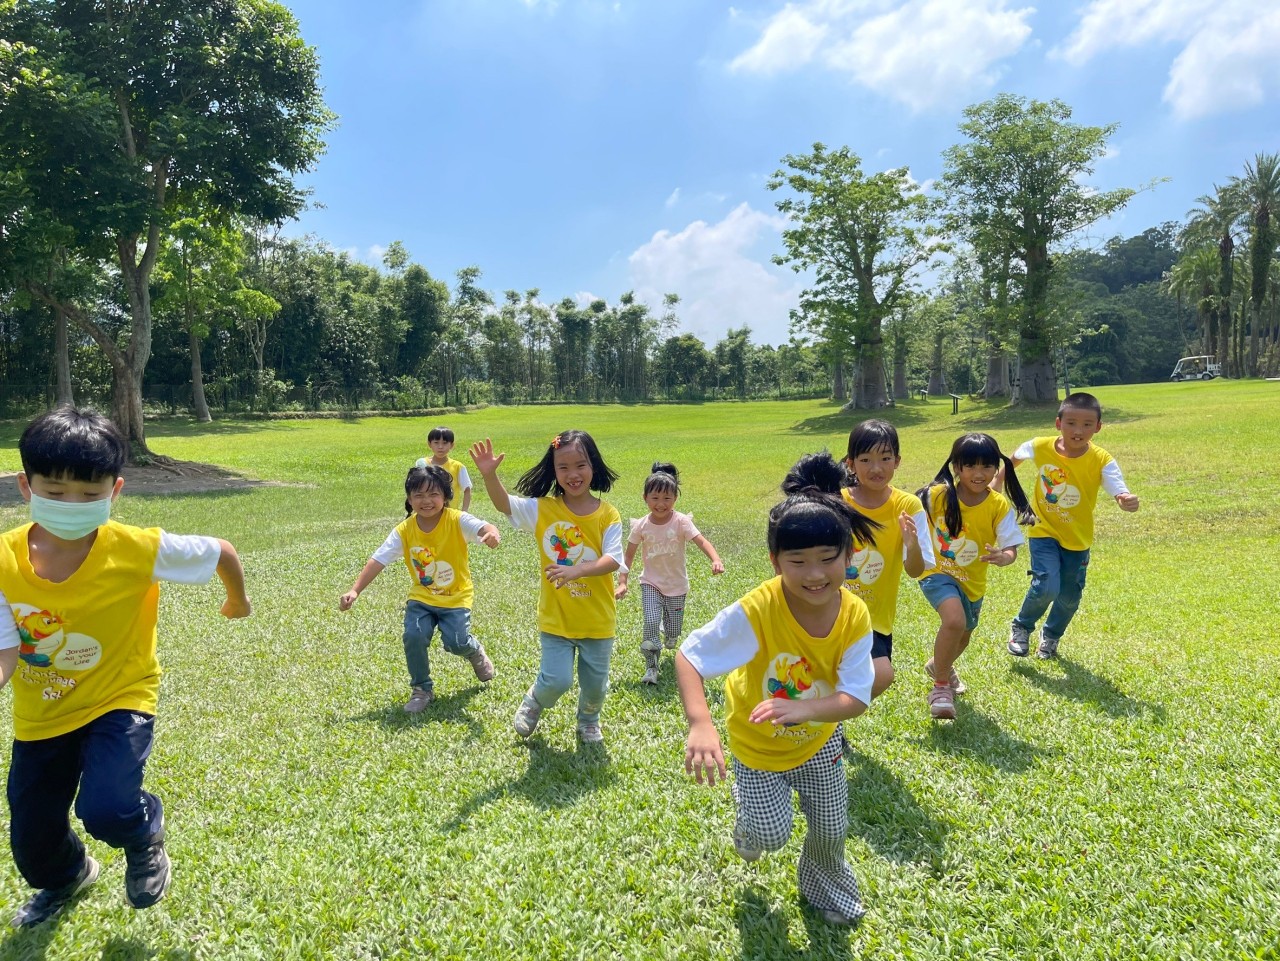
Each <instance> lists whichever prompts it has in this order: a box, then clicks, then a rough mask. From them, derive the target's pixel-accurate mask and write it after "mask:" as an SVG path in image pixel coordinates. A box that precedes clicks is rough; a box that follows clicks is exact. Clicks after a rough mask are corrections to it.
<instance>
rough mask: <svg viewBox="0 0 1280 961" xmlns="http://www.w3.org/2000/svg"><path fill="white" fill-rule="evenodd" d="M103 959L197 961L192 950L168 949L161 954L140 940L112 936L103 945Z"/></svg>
mask: <svg viewBox="0 0 1280 961" xmlns="http://www.w3.org/2000/svg"><path fill="white" fill-rule="evenodd" d="M100 957H101V959H102V961H195V953H194V952H192V951H166V952H164V954H159V953H157V952H156V951H155V949H154V948H149V947H147V945H145V944H143V943H142V942H140V941H135V940H132V939H130V940H127V941H126V940H125V939H123V938H110V939H108V940H107V943H106V944H104V945H103V946H102V954H101V955H100Z"/></svg>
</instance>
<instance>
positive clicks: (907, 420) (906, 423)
mask: <svg viewBox="0 0 1280 961" xmlns="http://www.w3.org/2000/svg"><path fill="white" fill-rule="evenodd" d="M935 402H936V401H935ZM947 403H950V401H948V402H947ZM926 406H928V401H925V402H921V401H918V400H900V401H897V402H896V404H895V406H893V407H882V408H880V409H879V410H843V409H842V408H840V407H835V408H834V409H833V410H832V411H831V413H829V414H819V415H818V416H817V417H809V418H806V419H805V420H802V421H800V422H799V423H797V424H793V425H792V426H791V428H790V430H791V432H792V433H794V434H844V435H845V436H848V434H849V431H851V430H852V429H853V428H854V425H856V424H858V423H861V422H862V421H864V420H869V419H871V418H876V419H878V420H886V421H888V422H889V423H890V424H892V425H893V426H894V427H914V426H916V425H918V424H924V423H927V422H928V421H930V420H931V419H932V414H931V413H930V412H928V411H925V410H924V409H923V408H925V407H926Z"/></svg>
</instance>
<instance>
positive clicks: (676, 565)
mask: <svg viewBox="0 0 1280 961" xmlns="http://www.w3.org/2000/svg"><path fill="white" fill-rule="evenodd" d="M700 533H701V532H700V531H699V530H698V529H697V528H696V527H694V526H693V518H692V517H690V516H689V515H688V514H681V513H680V512H679V511H672V512H671V520H669V521H667V522H666V523H665V524H654V523H653V522H652V521H650V520H649V515H648V514H646V515H645V516H644V517H640V518H637V519H636V520H633V521H632V522H631V536H630V537H629V538H628V539H627V540H628V543H631V544H639V545H640V557H641V559H642V560H643V562H644V570H643V571H641V572H640V583H641V584H648V585H649V586H650V587H652V588H655V589H656V590H657V591H658V593H659V594H664V595H666V596H667V597H678V596H680V595H681V594H688V593H689V575H688V573H687V572H686V571H685V567H684V543H685V541H688V540H692V539H693V538H695V537H697V536H698V535H699V534H700Z"/></svg>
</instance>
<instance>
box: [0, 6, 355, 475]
mask: <svg viewBox="0 0 1280 961" xmlns="http://www.w3.org/2000/svg"><path fill="white" fill-rule="evenodd" d="M0 37H4V38H5V42H4V43H0V169H5V170H8V171H9V172H10V184H11V185H12V184H16V185H17V187H16V188H15V189H11V190H8V191H6V193H5V196H7V197H8V198H9V200H8V201H7V202H8V204H9V205H10V209H9V210H8V211H5V212H0V223H7V224H9V223H11V224H14V225H15V228H16V229H17V231H18V233H20V234H21V248H22V250H23V251H24V256H23V258H22V260H23V263H22V264H21V265H20V272H21V276H22V282H23V284H24V285H25V286H26V287H27V289H29V290H31V291H32V292H33V293H34V294H35V295H36V296H38V297H39V298H40V299H42V300H44V301H45V302H46V303H49V304H51V305H53V306H56V307H61V309H63V310H64V311H65V313H66V314H67V316H68V317H71V318H72V319H74V320H75V322H76V323H77V324H78V325H79V326H80V327H81V328H82V329H83V330H84V331H85V332H86V333H87V334H88V335H89V336H90V337H92V338H93V339H94V341H95V342H96V343H97V344H98V345H99V346H100V347H101V348H102V350H103V351H104V352H105V353H106V355H107V356H108V358H109V359H110V361H111V366H112V374H113V401H112V416H113V419H114V420H115V421H116V422H117V424H118V425H119V427H120V428H121V430H122V431H123V432H124V433H125V436H126V437H127V438H128V439H129V443H130V447H131V451H132V453H133V455H134V456H135V457H145V456H150V451H149V450H148V448H147V444H146V436H145V432H144V427H143V421H142V379H143V373H144V371H145V369H146V365H147V360H148V358H149V357H150V355H151V338H152V306H151V275H152V272H153V270H154V269H155V265H156V260H157V257H158V256H159V254H160V249H161V247H162V245H163V242H164V239H165V236H166V233H167V232H168V230H169V228H170V226H171V225H172V224H173V222H174V221H175V220H176V219H177V217H176V216H175V213H176V211H177V210H178V209H180V208H182V207H183V206H184V205H186V206H189V205H190V203H191V202H192V201H193V199H194V198H199V202H200V203H201V204H202V205H206V206H207V207H208V208H210V209H212V210H215V211H219V212H221V213H222V214H224V215H231V214H236V213H243V214H246V215H249V216H253V217H256V218H261V219H263V220H266V221H269V222H274V223H278V222H280V221H281V220H283V219H286V218H288V217H291V216H293V215H294V214H295V213H296V212H297V211H298V210H299V209H300V208H301V206H302V202H303V193H302V191H301V190H300V189H299V188H298V187H297V186H295V184H294V183H293V181H292V179H291V178H292V175H294V174H297V173H300V172H303V171H306V170H308V169H310V168H311V166H312V165H313V164H314V163H315V160H316V159H317V157H318V156H319V154H320V151H321V149H322V147H323V144H322V141H321V139H320V138H321V135H322V134H323V132H324V131H325V130H326V128H327V127H328V126H329V125H330V124H331V122H332V119H333V117H332V114H330V113H329V111H328V110H327V109H326V107H325V106H324V103H323V100H322V99H321V93H320V84H319V64H318V61H317V59H316V56H315V52H314V50H313V49H312V48H310V47H307V46H306V45H305V44H303V42H302V41H301V39H300V38H299V36H298V25H297V21H296V20H295V19H294V17H293V15H292V14H291V13H290V12H289V11H288V10H287V9H285V8H284V7H283V6H281V5H280V4H277V3H272V2H268V0H210V2H207V3H201V4H189V3H186V2H180V0H153V2H150V3H129V4H116V3H106V4H103V3H98V2H93V0H27V2H23V3H15V2H12V0H10V2H8V3H2V4H0ZM15 198H16V207H15V206H13V205H14V202H15ZM59 249H66V250H70V251H73V252H74V253H75V255H76V256H78V257H82V258H84V259H85V260H88V261H91V262H97V263H103V262H108V261H110V262H112V263H113V264H114V266H115V267H116V268H117V269H118V270H119V272H120V277H121V279H122V280H123V285H124V289H125V291H126V294H127V302H128V309H129V322H128V325H127V328H126V330H124V331H123V332H122V336H121V338H120V339H119V340H117V339H116V338H115V337H113V336H111V335H110V332H108V331H107V330H105V329H104V328H103V327H102V325H101V324H99V323H98V322H97V321H96V320H95V318H94V317H93V316H92V315H91V314H90V312H89V311H88V310H87V309H86V308H85V306H84V305H83V304H82V303H79V302H76V301H75V300H73V299H71V297H70V296H69V295H68V293H67V292H66V291H65V290H63V289H60V288H58V287H57V286H56V285H52V286H51V285H49V284H47V283H45V282H44V280H43V277H42V271H41V270H40V264H41V262H42V261H43V262H47V261H48V260H49V259H51V258H52V257H53V256H54V255H55V254H56V252H57V251H58V250H59Z"/></svg>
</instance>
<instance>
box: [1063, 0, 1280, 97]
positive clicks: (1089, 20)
mask: <svg viewBox="0 0 1280 961" xmlns="http://www.w3.org/2000/svg"><path fill="white" fill-rule="evenodd" d="M1147 43H1179V44H1182V50H1181V51H1180V52H1179V53H1178V55H1177V56H1176V57H1175V58H1174V60H1173V62H1172V64H1170V67H1169V79H1168V82H1167V83H1166V84H1165V88H1164V100H1165V102H1166V103H1168V104H1169V105H1170V106H1171V107H1172V108H1173V111H1174V113H1175V114H1176V115H1177V116H1178V117H1180V118H1182V119H1184V120H1189V119H1194V118H1196V117H1203V116H1208V115H1210V114H1214V113H1222V112H1226V111H1232V110H1244V109H1247V108H1249V107H1256V106H1258V105H1259V104H1261V103H1264V102H1266V101H1267V100H1270V99H1274V98H1277V97H1280V55H1278V53H1277V51H1280V8H1277V7H1276V6H1275V5H1274V4H1259V3H1256V2H1254V0H1093V2H1092V3H1090V4H1089V6H1088V7H1087V8H1086V10H1085V12H1084V14H1083V16H1082V17H1081V18H1080V24H1079V25H1078V26H1077V27H1076V30H1075V32H1074V33H1072V34H1071V36H1070V37H1068V38H1067V40H1066V42H1065V44H1064V45H1063V46H1062V47H1061V48H1060V49H1058V50H1055V51H1054V53H1055V54H1057V55H1058V56H1061V57H1062V58H1063V59H1064V60H1066V61H1067V62H1068V63H1070V64H1073V65H1075V66H1082V65H1084V64H1085V63H1087V62H1088V61H1089V60H1090V59H1092V58H1093V57H1095V56H1097V55H1098V54H1100V53H1103V52H1105V51H1107V50H1111V49H1114V48H1121V49H1123V48H1128V47H1137V46H1141V45H1143V44H1147Z"/></svg>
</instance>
